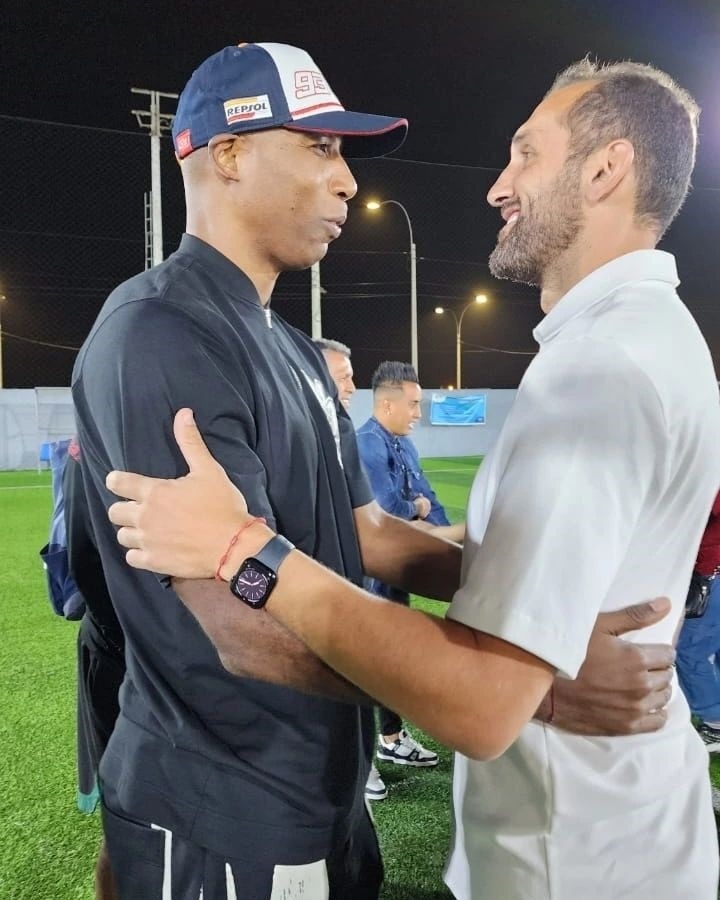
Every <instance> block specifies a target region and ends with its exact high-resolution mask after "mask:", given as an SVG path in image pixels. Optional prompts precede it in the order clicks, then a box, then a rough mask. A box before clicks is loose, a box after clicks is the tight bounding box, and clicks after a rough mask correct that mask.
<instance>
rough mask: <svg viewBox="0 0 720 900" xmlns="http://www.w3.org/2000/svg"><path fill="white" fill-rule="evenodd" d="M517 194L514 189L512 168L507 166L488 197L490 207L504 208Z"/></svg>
mask: <svg viewBox="0 0 720 900" xmlns="http://www.w3.org/2000/svg"><path fill="white" fill-rule="evenodd" d="M514 193H515V189H514V187H513V179H512V174H511V172H510V166H506V167H505V168H504V169H503V170H502V172H501V173H500V175H499V177H498V179H497V181H496V182H495V184H494V185H493V186H492V187H491V188H490V190H489V191H488V195H487V202H488V203H489V204H490V206H502V205H503V203H507V201H508V200H510V199H511V198H512V197H513V195H514Z"/></svg>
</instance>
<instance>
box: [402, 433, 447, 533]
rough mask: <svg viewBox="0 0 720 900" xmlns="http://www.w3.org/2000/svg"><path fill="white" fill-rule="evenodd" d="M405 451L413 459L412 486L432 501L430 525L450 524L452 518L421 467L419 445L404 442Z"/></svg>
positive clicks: (417, 492) (428, 516) (427, 517)
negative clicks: (449, 517)
mask: <svg viewBox="0 0 720 900" xmlns="http://www.w3.org/2000/svg"><path fill="white" fill-rule="evenodd" d="M404 447H405V452H406V453H407V454H408V455H409V456H410V458H411V460H412V465H413V470H412V487H413V492H414V493H415V494H422V495H423V497H427V499H428V500H429V501H430V512H429V513H428V515H427V516H426V517H425V521H426V522H428V523H429V524H430V525H449V524H450V520H449V519H448V517H447V513H446V512H445V507H444V506H443V505H442V503H441V502H440V501H439V500H438V498H437V495H436V494H435V491H434V490H433V489H432V486H431V484H430V482H429V481H428V480H427V477H426V475H425V473H424V472H423V470H422V468H421V467H420V457H419V456H418V452H417V447H416V446H415V444H413V442H412V441H410V440H407V441H405V442H404Z"/></svg>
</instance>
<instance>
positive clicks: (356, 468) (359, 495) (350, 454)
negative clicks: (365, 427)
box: [337, 402, 373, 509]
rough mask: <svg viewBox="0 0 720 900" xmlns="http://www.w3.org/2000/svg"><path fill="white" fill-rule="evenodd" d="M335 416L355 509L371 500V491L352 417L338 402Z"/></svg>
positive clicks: (346, 475) (351, 500)
mask: <svg viewBox="0 0 720 900" xmlns="http://www.w3.org/2000/svg"><path fill="white" fill-rule="evenodd" d="M337 417H338V428H339V429H340V455H341V456H342V462H343V470H344V472H345V480H346V481H347V486H348V491H349V492H350V502H351V503H352V507H353V509H357V508H358V507H360V506H367V504H368V503H370V502H372V500H373V492H372V488H371V487H370V484H369V483H368V479H367V476H366V474H365V470H364V469H363V466H362V463H361V462H360V454H359V451H358V442H357V436H356V434H355V428H354V427H353V423H352V419H351V418H350V416H349V415H348V414H347V411H346V409H345V407H344V406H343V405H342V404H341V403H340V402H338V403H337Z"/></svg>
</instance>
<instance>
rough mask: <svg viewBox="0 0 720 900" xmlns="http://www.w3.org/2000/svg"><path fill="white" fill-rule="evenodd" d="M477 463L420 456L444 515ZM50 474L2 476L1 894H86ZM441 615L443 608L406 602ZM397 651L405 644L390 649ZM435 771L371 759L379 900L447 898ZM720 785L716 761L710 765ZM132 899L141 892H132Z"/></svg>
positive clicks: (87, 853) (89, 856)
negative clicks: (48, 566)
mask: <svg viewBox="0 0 720 900" xmlns="http://www.w3.org/2000/svg"><path fill="white" fill-rule="evenodd" d="M480 462H481V458H480V457H473V458H469V457H468V458H463V459H455V458H437V459H432V460H425V461H424V463H423V464H424V467H425V471H426V472H427V474H428V476H429V478H430V481H431V483H432V485H433V487H434V488H435V490H436V492H437V494H438V496H439V498H440V499H441V501H442V502H443V503H445V504H446V508H447V509H448V513H449V516H450V519H451V520H452V521H459V520H461V519H462V518H463V516H464V510H465V503H466V500H467V495H468V492H469V489H470V485H471V483H472V478H473V476H474V474H475V471H476V470H477V467H478V465H479V464H480ZM50 508H51V498H50V475H49V473H48V472H41V473H37V472H0V616H1V618H0V622H1V625H0V635H1V636H2V640H0V748H1V750H0V758H1V759H2V764H1V768H0V773H1V774H0V900H91V898H93V896H94V894H93V886H92V885H93V867H94V863H95V855H96V852H97V848H98V845H99V841H100V822H99V816H98V815H97V814H95V815H93V816H84V815H82V814H81V813H79V812H78V811H77V809H76V807H75V637H76V634H77V625H76V624H75V623H72V622H65V621H64V620H62V619H60V618H58V617H57V616H55V615H54V614H53V612H52V611H51V609H50V606H49V603H48V600H47V595H46V589H45V581H44V577H45V576H44V573H43V570H42V566H41V564H40V560H39V557H38V550H39V549H40V547H41V546H42V545H43V544H44V543H45V542H46V539H47V530H48V523H49V516H50ZM413 604H414V605H415V606H416V607H418V608H421V609H424V610H425V611H428V612H433V613H435V614H438V615H442V614H443V613H444V610H445V606H444V604H441V603H435V602H432V601H428V600H421V599H418V598H414V599H413ZM398 654H399V656H400V657H401V656H402V646H400V647H399V648H398ZM414 733H415V735H416V737H418V738H419V739H420V740H421V741H422V743H423V744H425V745H426V746H428V747H432V748H433V749H434V750H436V751H437V752H438V754H439V756H440V762H439V764H438V765H437V767H435V768H433V769H424V770H417V769H414V770H413V769H407V768H405V767H402V766H393V765H390V764H386V763H379V765H378V768H379V770H380V773H381V775H382V777H383V779H384V780H385V783H386V785H387V787H388V791H389V796H388V798H387V800H383V801H382V802H379V803H377V802H376V803H375V804H374V805H373V807H372V808H373V811H374V814H375V818H376V822H377V826H378V832H379V836H380V842H381V845H382V848H383V856H384V859H385V870H386V881H385V887H384V890H383V894H382V896H383V898H384V900H446V898H449V897H450V894H449V893H448V891H447V889H446V888H445V887H444V885H443V884H442V880H441V871H442V866H443V862H444V859H445V854H446V852H447V849H448V844H449V840H450V786H451V763H452V754H451V753H450V752H449V751H448V750H447V749H446V748H444V747H441V746H439V745H438V744H437V743H435V742H434V741H432V740H431V739H429V738H427V737H426V736H425V735H423V734H422V733H421V732H419V731H417V730H415V731H414ZM711 774H712V777H713V781H714V783H715V784H716V785H720V759H713V760H712V761H711ZM138 900H140V898H138Z"/></svg>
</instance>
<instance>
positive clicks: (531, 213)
mask: <svg viewBox="0 0 720 900" xmlns="http://www.w3.org/2000/svg"><path fill="white" fill-rule="evenodd" d="M579 187H580V166H578V165H576V164H575V165H574V164H572V163H571V162H568V163H566V164H565V166H564V167H563V169H562V171H561V172H559V173H558V175H557V176H556V178H555V180H554V181H553V182H552V184H551V185H550V186H549V187H548V188H546V189H545V190H544V191H543V192H542V193H540V194H537V195H536V196H535V197H534V198H532V199H531V200H528V203H527V208H526V210H525V212H524V213H522V214H521V216H520V218H519V219H518V220H517V221H516V223H515V225H514V226H513V227H512V229H511V230H510V232H509V233H508V235H507V237H505V238H504V239H502V240H499V241H498V243H497V244H496V246H495V249H494V250H493V252H492V253H491V254H490V259H489V261H488V263H489V267H490V272H491V273H492V274H493V275H494V276H495V278H504V279H508V280H509V281H519V282H522V283H523V284H529V285H531V286H533V287H542V283H543V275H544V274H545V272H547V270H548V269H549V268H551V267H552V266H553V265H554V264H555V262H556V261H557V260H558V258H559V257H560V256H561V255H562V254H563V253H564V252H565V251H566V250H567V249H568V248H570V247H571V246H572V245H573V243H574V242H575V240H576V238H577V236H578V232H579V231H580V228H581V226H582V222H583V214H582V206H581V200H580V190H579Z"/></svg>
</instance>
